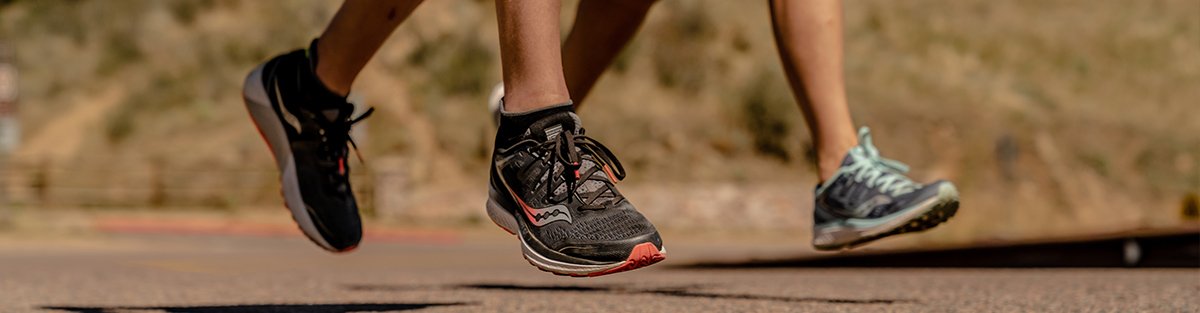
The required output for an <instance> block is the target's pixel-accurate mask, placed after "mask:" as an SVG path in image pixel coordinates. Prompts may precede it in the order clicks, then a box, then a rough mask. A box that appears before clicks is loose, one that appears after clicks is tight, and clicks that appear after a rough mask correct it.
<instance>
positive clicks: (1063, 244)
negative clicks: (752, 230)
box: [674, 232, 1200, 269]
mask: <svg viewBox="0 0 1200 313" xmlns="http://www.w3.org/2000/svg"><path fill="white" fill-rule="evenodd" d="M674 267H675V268H679V269H742V268H785V267H950V268H954V267H960V268H1028V267H1057V268H1064V267H1077V268H1105V267H1159V268H1162V267H1166V268H1197V267H1200V232H1186V233H1176V234H1167V235H1154V236H1129V237H1115V238H1106V239H1087V240H1068V241H1059V242H1043V243H1025V244H1010V245H1003V246H990V247H963V248H955V249H944V250H929V251H899V252H896V251H891V252H874V253H871V252H868V253H845V254H836V255H825V256H816V257H814V256H811V255H808V256H800V257H795V258H782V259H772V260H748V261H741V262H699V263H693V264H684V265H677V266H674Z"/></svg>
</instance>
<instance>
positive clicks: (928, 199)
mask: <svg viewBox="0 0 1200 313" xmlns="http://www.w3.org/2000/svg"><path fill="white" fill-rule="evenodd" d="M907 171H908V167H907V166H905V165H904V164H901V163H900V162H896V161H893V160H888V159H884V158H883V157H880V156H879V150H876V149H875V146H874V145H872V144H871V134H870V131H869V130H868V129H867V128H866V127H863V128H862V129H860V130H859V145H858V146H857V147H854V148H853V149H850V152H849V153H847V154H846V158H845V159H843V161H842V167H841V168H839V169H838V171H837V173H835V174H834V175H833V177H831V178H830V179H829V180H827V181H826V182H825V183H824V184H823V185H819V186H817V189H816V195H815V196H814V199H815V200H816V201H815V202H816V204H815V205H814V208H813V224H814V225H813V246H814V247H816V248H817V249H818V250H836V249H846V248H851V247H854V246H858V245H862V244H866V243H868V242H871V241H874V240H877V239H880V238H884V237H887V236H892V235H897V234H903V233H908V232H917V231H923V230H926V229H930V228H933V227H934V226H937V225H938V224H941V223H943V222H945V221H946V220H949V219H950V217H953V216H954V213H955V212H957V211H958V191H957V190H956V189H955V188H954V184H951V183H950V182H947V181H943V180H939V181H936V182H933V183H932V184H928V185H921V184H918V183H915V182H913V181H912V180H911V179H909V178H908V177H906V176H904V173H905V172H907Z"/></svg>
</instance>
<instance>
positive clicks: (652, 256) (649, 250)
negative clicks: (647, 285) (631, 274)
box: [587, 242, 667, 277]
mask: <svg viewBox="0 0 1200 313" xmlns="http://www.w3.org/2000/svg"><path fill="white" fill-rule="evenodd" d="M666 259H667V256H665V255H663V253H662V252H659V251H658V248H657V247H655V246H654V244H653V243H649V242H647V243H643V244H639V245H637V246H634V247H633V251H631V252H629V258H627V259H625V264H622V265H621V266H618V267H615V268H611V269H608V270H606V271H603V272H598V273H591V274H588V275H587V276H591V277H595V276H600V275H608V274H613V273H620V272H624V271H629V270H634V269H638V268H642V267H647V266H650V265H651V264H654V263H658V262H659V261H662V260H666Z"/></svg>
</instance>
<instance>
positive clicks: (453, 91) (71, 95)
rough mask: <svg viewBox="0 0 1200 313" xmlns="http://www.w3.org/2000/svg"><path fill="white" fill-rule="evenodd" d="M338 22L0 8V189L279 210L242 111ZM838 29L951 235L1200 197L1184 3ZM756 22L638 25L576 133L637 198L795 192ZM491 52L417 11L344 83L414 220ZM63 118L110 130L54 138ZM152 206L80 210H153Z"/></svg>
mask: <svg viewBox="0 0 1200 313" xmlns="http://www.w3.org/2000/svg"><path fill="white" fill-rule="evenodd" d="M335 9H336V3H331V2H323V1H135V0H119V1H103V2H101V1H72V2H50V1H17V2H15V3H12V4H7V5H5V6H3V7H2V8H0V37H3V38H6V39H7V40H8V41H10V42H12V43H14V44H15V46H16V47H15V48H16V49H17V57H18V58H19V62H20V64H19V65H20V68H21V70H22V74H23V78H24V81H23V82H22V86H21V88H22V89H21V91H22V93H23V97H24V98H23V103H22V104H23V107H22V109H21V110H22V111H21V114H22V118H23V119H24V120H25V121H26V122H25V123H24V125H27V126H28V127H27V129H26V130H25V131H26V135H25V139H26V143H27V145H26V146H25V147H26V149H25V150H22V151H19V152H18V153H17V154H16V157H17V161H19V162H21V163H18V164H26V165H20V166H19V167H18V168H17V171H16V173H24V174H19V175H18V174H11V175H10V176H12V175H16V176H20V177H16V178H15V179H16V180H15V181H16V182H25V183H28V182H30V181H36V179H35V178H36V177H37V175H35V174H30V173H37V172H38V171H36V170H34V169H33V168H34V167H32V166H29V165H27V164H41V163H46V164H51V165H49V166H51V167H54V166H59V167H64V168H68V170H65V172H66V173H62V174H55V175H60V176H62V177H58V178H55V179H54V180H55V181H72V179H78V180H79V181H81V182H79V183H78V184H83V185H88V184H99V183H96V182H104V181H121V182H129V184H133V185H138V184H141V185H146V184H147V183H146V181H147V178H144V177H143V176H144V175H143V176H137V175H140V174H130V173H142V172H146V171H147V168H148V165H147V164H165V165H163V166H164V167H165V168H168V169H174V170H172V171H174V172H170V173H180V174H178V175H189V176H188V177H189V178H188V179H173V180H171V181H170V182H169V183H170V184H174V185H171V186H173V187H172V188H176V189H179V190H180V191H173V192H175V193H172V194H171V195H172V197H174V198H170V199H175V200H174V201H177V202H180V203H186V204H181V205H203V206H221V207H240V206H247V205H254V204H261V203H271V202H273V201H276V199H275V197H276V196H275V191H274V188H275V187H274V184H275V182H274V180H273V174H271V171H270V157H269V156H268V155H266V154H265V152H266V150H265V149H263V146H262V144H261V142H259V139H258V138H257V136H255V135H254V131H253V129H252V127H251V126H250V125H249V123H247V120H246V118H245V116H244V115H245V113H243V111H242V109H241V108H240V99H239V98H238V93H237V91H238V88H239V86H240V83H241V79H242V75H244V74H245V72H246V71H247V70H248V69H249V68H250V67H252V66H253V65H254V64H255V63H256V62H259V61H261V60H263V59H265V58H267V57H269V56H270V55H271V54H274V53H279V52H283V51H286V50H287V49H292V48H295V47H299V46H302V45H304V44H306V43H307V40H309V38H310V37H311V36H313V35H314V34H317V33H318V32H319V30H320V29H321V27H322V26H323V24H324V23H325V22H326V20H327V19H328V18H329V17H330V16H331V15H332V13H333V12H334V10H335ZM846 10H847V11H846V20H847V31H846V48H847V61H848V64H847V79H848V83H849V88H850V90H849V92H850V100H851V103H852V106H853V108H852V110H853V112H854V114H855V118H856V122H857V123H859V124H865V125H870V126H871V127H872V129H873V130H874V134H875V135H876V141H877V145H878V146H880V148H881V149H882V150H883V152H884V153H885V154H886V155H887V156H889V157H891V158H895V159H899V160H902V161H905V162H908V163H909V164H910V165H913V167H914V168H916V169H917V170H916V172H915V173H914V175H915V176H916V177H921V178H933V177H944V178H949V179H952V180H954V181H955V182H956V183H958V184H959V185H960V187H961V189H962V190H963V192H964V196H963V198H964V203H966V205H967V208H969V209H970V210H971V211H964V212H973V213H970V214H964V215H963V216H962V217H960V219H959V220H962V222H960V223H961V224H962V225H971V226H970V227H957V228H953V230H952V231H949V232H954V233H957V234H959V235H963V236H970V235H971V234H978V233H989V234H999V236H1003V235H1004V234H1010V233H1011V234H1024V233H1029V232H1041V233H1053V232H1056V231H1057V229H1061V228H1062V226H1063V225H1086V227H1095V228H1105V229H1111V228H1118V227H1124V226H1128V225H1142V226H1153V225H1168V224H1174V223H1179V222H1180V217H1179V213H1178V212H1177V211H1178V210H1179V208H1178V203H1179V201H1180V200H1179V199H1181V198H1182V197H1183V196H1184V195H1185V194H1187V193H1196V192H1198V190H1200V135H1197V134H1200V122H1198V121H1197V119H1198V118H1200V103H1197V100H1196V99H1200V88H1196V86H1200V58H1197V57H1196V56H1198V55H1200V20H1198V19H1196V18H1195V17H1196V16H1197V13H1200V8H1198V7H1197V6H1196V4H1195V3H1194V1H1189V0H1155V1H1111V0H1103V1H1082V0H1056V1H1001V2H997V1H984V0H969V1H950V2H947V1H933V0H917V1H902V2H897V1H885V0H856V1H848V2H847V3H846ZM564 11H566V12H572V10H564ZM268 13H269V14H268ZM766 14H767V9H766V6H765V4H764V3H759V2H741V1H738V2H734V1H716V0H711V1H663V2H662V3H660V4H659V5H658V6H657V7H656V8H655V9H654V10H653V11H652V13H651V15H650V17H649V21H648V23H647V24H646V25H645V27H644V28H643V30H642V34H641V35H639V37H637V38H636V40H635V41H634V42H633V43H632V44H631V46H630V47H629V48H628V49H627V50H626V51H625V52H624V53H623V54H622V56H621V57H620V59H619V60H618V64H617V65H616V66H615V69H614V70H613V71H611V72H610V73H609V74H607V76H605V77H604V78H603V79H602V80H601V81H600V83H599V85H598V87H597V88H596V89H595V92H594V94H593V96H592V97H591V98H589V99H588V102H589V103H588V106H587V107H585V108H584V109H583V110H582V112H581V114H582V115H583V116H584V118H585V119H586V120H587V123H588V126H589V127H588V128H589V130H590V132H591V133H592V134H594V135H595V136H596V137H599V138H601V139H603V140H604V141H605V143H606V144H608V145H610V146H611V147H613V148H614V150H615V151H616V152H617V153H618V154H619V156H620V157H621V160H622V161H623V163H625V164H626V166H627V167H629V168H630V172H631V173H632V175H631V177H630V180H631V181H632V182H633V184H631V186H637V185H639V184H642V185H647V184H660V183H680V182H689V181H696V180H703V181H718V182H735V183H738V184H744V185H754V184H777V183H778V184H785V183H786V184H797V183H799V184H801V185H808V184H811V182H812V171H811V170H810V169H809V166H808V164H809V163H810V162H811V159H810V158H809V157H808V156H807V155H808V150H809V149H810V147H809V140H808V136H807V134H806V131H805V128H804V125H803V121H802V118H801V117H800V114H799V111H798V110H796V109H794V108H793V107H792V106H793V105H794V104H793V103H792V100H791V95H790V94H789V93H788V90H787V88H786V83H785V82H784V77H783V75H782V71H781V69H780V68H779V61H778V58H777V56H776V55H775V51H774V47H773V45H774V43H773V41H772V39H771V33H770V26H769V25H768V24H767V23H768V19H767V18H766ZM495 32H496V30H495V25H494V12H493V8H492V5H491V4H490V3H488V2H486V1H483V2H481V1H430V3H427V4H425V6H424V7H422V8H420V9H419V10H418V11H417V12H416V14H415V15H414V18H413V20H412V21H410V22H409V23H406V24H405V25H404V26H402V27H401V29H400V30H398V31H397V32H396V34H395V36H394V38H393V39H392V40H391V41H390V42H389V43H388V44H387V45H386V46H385V48H384V51H382V52H381V53H380V55H378V56H377V58H376V59H375V61H374V62H373V63H372V64H371V65H370V66H369V67H368V69H367V70H366V71H365V72H364V74H363V76H362V77H361V78H360V79H359V82H358V85H357V87H356V89H357V93H359V96H360V97H361V98H362V99H363V100H364V102H366V103H368V104H370V105H374V106H376V107H378V108H380V109H381V111H380V113H381V114H379V115H377V116H376V117H375V118H373V119H372V120H371V123H370V124H369V126H368V129H367V134H366V135H367V138H366V139H365V140H363V141H364V143H365V144H364V145H362V146H364V150H365V151H364V152H365V153H364V154H365V155H366V157H367V159H368V162H370V160H372V159H382V158H390V156H398V157H401V158H403V159H405V160H407V161H406V162H405V163H407V164H410V167H411V168H409V171H410V176H411V185H412V186H414V187H413V190H411V191H410V192H411V193H412V194H413V195H414V196H413V197H412V199H411V200H410V201H413V202H414V203H417V204H418V205H416V206H420V207H425V206H427V205H425V204H429V203H438V202H439V201H443V200H444V198H446V197H450V198H455V197H453V196H448V195H455V194H457V193H456V192H457V191H463V190H468V191H470V190H475V191H477V190H476V189H478V187H480V186H482V183H481V181H482V179H484V174H483V173H484V172H485V170H484V169H485V166H486V158H487V154H488V149H489V145H490V141H491V127H492V126H491V125H490V124H489V122H488V115H487V112H485V110H484V109H483V101H484V97H485V96H486V92H487V89H488V87H490V85H491V84H492V83H493V82H496V81H498V79H499V68H498V67H499V65H498V63H499V62H498V52H497V44H496V39H495V36H494V34H495ZM110 98H111V99H110ZM103 101H113V103H110V104H106V103H103ZM97 102H100V103H97ZM91 106H101V108H102V109H96V108H90V109H89V107H91ZM87 110H91V111H96V112H90V111H87ZM72 112H85V113H87V114H93V115H94V114H100V115H102V116H103V117H102V118H90V119H89V118H80V120H83V121H84V122H80V123H83V124H86V125H83V126H81V125H77V124H79V123H56V121H58V120H59V119H61V118H66V117H69V116H73V113H72ZM74 115H86V114H83V113H75V114H74ZM77 118H78V117H77ZM55 125H65V126H55ZM59 142H78V144H72V145H63V144H59ZM30 147H42V148H36V149H35V148H30ZM361 167H362V166H360V168H361ZM211 169H217V170H211ZM76 172H78V173H98V174H93V175H92V176H99V177H92V178H89V177H80V176H87V175H74V174H73V173H76ZM364 172H366V171H359V173H364ZM189 173H190V174H189ZM22 175H23V176H22ZM40 175H43V176H46V175H49V174H40ZM178 175H175V174H170V175H168V176H173V177H174V176H178ZM50 176H53V175H50ZM138 177H142V178H138ZM89 179H90V180H89ZM93 181H96V182H93ZM141 185H138V186H141ZM231 186H233V187H231ZM10 188H12V187H10ZM131 188H132V187H131ZM139 188H140V187H139ZM630 188H636V187H630ZM173 190H174V189H173ZM61 192H64V195H65V194H66V193H65V192H66V191H61ZM145 192H149V191H145ZM145 192H143V194H137V193H134V194H130V193H124V194H122V193H120V192H115V193H116V194H117V195H112V194H113V193H114V192H108V193H107V194H108V195H107V196H105V197H101V198H88V199H89V200H80V202H90V203H96V204H97V205H101V206H104V204H105V203H110V202H112V201H113V199H118V200H119V199H126V200H127V199H129V198H130V197H133V198H135V199H149V198H153V197H151V196H149V195H146V194H144V193H145ZM187 192H193V193H195V195H191V194H188V193H187ZM794 192H795V193H796V194H797V197H804V196H805V195H806V194H807V193H809V192H810V191H809V190H807V189H805V188H800V190H795V191H794ZM17 194H21V193H20V192H17ZM25 194H26V196H24V197H25V198H26V199H28V198H30V197H31V196H29V195H28V192H25ZM469 194H470V195H472V197H465V198H469V199H466V200H463V199H461V198H463V197H458V198H460V199H456V201H460V202H462V204H458V202H453V203H455V204H454V205H452V208H442V207H438V208H433V209H430V210H432V211H438V212H441V211H451V212H468V211H469V212H475V211H477V210H476V209H477V204H478V203H476V202H481V201H482V200H481V199H475V198H474V196H476V195H481V194H482V193H481V192H469ZM19 197H20V195H18V198H19ZM80 197H83V196H80ZM196 199H200V200H196ZM205 199H207V200H205ZM185 200H186V201H185ZM476 200H478V201H476ZM106 201H108V202H106ZM135 202H136V201H135ZM31 203H32V202H31ZM116 203H118V204H123V202H119V201H118V202H116ZM170 203H171V202H170V200H169V201H167V205H170ZM110 204H111V203H110ZM430 214H445V213H430ZM453 214H465V215H467V216H471V214H466V213H453Z"/></svg>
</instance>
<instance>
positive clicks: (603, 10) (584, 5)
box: [562, 0, 657, 109]
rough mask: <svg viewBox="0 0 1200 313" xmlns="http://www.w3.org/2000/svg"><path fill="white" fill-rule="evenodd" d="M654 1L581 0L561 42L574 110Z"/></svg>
mask: <svg viewBox="0 0 1200 313" xmlns="http://www.w3.org/2000/svg"><path fill="white" fill-rule="evenodd" d="M656 1H657V0H584V1H582V2H580V3H579V10H578V11H576V13H575V23H574V25H572V26H571V33H570V34H569V35H567V40H566V42H565V43H564V44H563V47H562V50H563V52H562V53H563V62H562V63H563V70H564V73H565V74H566V80H567V90H569V91H570V92H571V95H572V96H573V97H574V98H575V99H574V100H575V107H576V109H578V108H579V106H580V105H581V104H582V103H583V100H584V99H585V98H587V95H588V93H590V92H591V91H592V87H593V86H595V85H596V80H598V79H600V75H601V74H603V73H604V70H605V69H607V68H608V66H609V65H611V64H612V61H613V59H615V58H616V57H617V54H618V53H620V52H621V49H623V48H625V45H626V44H628V43H629V40H630V39H632V38H633V35H634V34H636V33H637V30H638V28H639V27H641V26H642V22H643V21H645V19H646V13H647V12H649V11H650V7H651V6H652V5H653V4H654V3H655V2H656Z"/></svg>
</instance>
